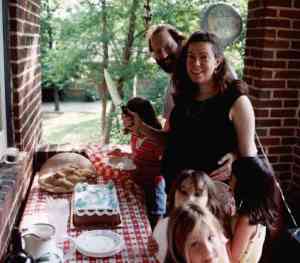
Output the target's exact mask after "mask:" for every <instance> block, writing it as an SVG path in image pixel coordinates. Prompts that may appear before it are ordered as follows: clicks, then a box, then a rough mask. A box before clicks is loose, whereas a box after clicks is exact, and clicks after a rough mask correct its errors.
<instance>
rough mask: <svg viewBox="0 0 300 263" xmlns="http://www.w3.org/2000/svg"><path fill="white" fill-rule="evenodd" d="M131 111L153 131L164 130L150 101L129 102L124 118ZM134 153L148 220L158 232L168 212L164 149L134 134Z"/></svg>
mask: <svg viewBox="0 0 300 263" xmlns="http://www.w3.org/2000/svg"><path fill="white" fill-rule="evenodd" d="M127 109H129V110H130V111H131V112H136V113H137V114H138V115H139V117H140V118H141V119H142V120H143V121H144V122H145V123H147V124H148V125H150V126H151V127H153V128H156V129H161V128H162V126H161V124H160V122H159V120H158V119H157V117H156V114H155V111H154V108H153V106H152V105H151V103H150V102H149V101H148V100H146V99H144V98H142V97H134V98H132V99H130V100H129V101H128V102H127V105H126V106H125V108H124V110H125V112H123V114H125V115H126V114H129V113H128V112H127V111H126V110H127ZM124 110H123V111H124ZM131 149H132V156H133V161H134V163H135V165H136V167H137V172H136V174H135V178H134V179H135V182H136V183H137V184H138V185H140V186H141V188H142V189H143V190H144V193H145V201H146V207H147V210H148V217H149V220H150V223H151V226H152V228H154V226H155V224H156V223H157V220H158V219H159V218H161V217H163V215H164V214H165V210H166V194H165V183H164V178H163V177H162V176H160V162H161V161H160V159H161V155H162V151H163V148H162V147H161V146H160V145H158V144H157V143H156V142H155V141H153V140H151V139H150V138H147V137H145V136H143V135H141V134H136V133H131Z"/></svg>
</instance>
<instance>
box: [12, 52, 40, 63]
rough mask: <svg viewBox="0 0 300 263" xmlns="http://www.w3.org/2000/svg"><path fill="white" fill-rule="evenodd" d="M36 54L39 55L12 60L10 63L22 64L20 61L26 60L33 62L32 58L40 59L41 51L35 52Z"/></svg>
mask: <svg viewBox="0 0 300 263" xmlns="http://www.w3.org/2000/svg"><path fill="white" fill-rule="evenodd" d="M37 51H38V50H37ZM35 54H38V55H37V56H27V57H25V58H23V59H19V60H10V63H15V64H20V63H23V62H26V61H28V62H32V61H31V60H34V59H36V60H37V61H38V59H39V57H41V53H35ZM30 64H31V63H30Z"/></svg>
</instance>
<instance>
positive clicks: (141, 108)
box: [127, 97, 162, 129]
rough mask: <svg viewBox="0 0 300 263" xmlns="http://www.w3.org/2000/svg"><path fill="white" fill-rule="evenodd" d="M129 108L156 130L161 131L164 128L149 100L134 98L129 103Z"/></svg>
mask: <svg viewBox="0 0 300 263" xmlns="http://www.w3.org/2000/svg"><path fill="white" fill-rule="evenodd" d="M127 108H128V109H129V110H130V111H133V112H136V113H137V114H138V115H139V117H140V118H141V119H142V120H143V122H145V123H146V124H148V125H149V126H151V127H153V128H155V129H161V128H162V126H161V124H160V122H159V120H158V119H157V117H156V114H155V111H154V108H153V106H152V104H151V103H150V101H149V100H146V99H144V98H142V97H134V98H132V99H130V100H129V101H128V102H127Z"/></svg>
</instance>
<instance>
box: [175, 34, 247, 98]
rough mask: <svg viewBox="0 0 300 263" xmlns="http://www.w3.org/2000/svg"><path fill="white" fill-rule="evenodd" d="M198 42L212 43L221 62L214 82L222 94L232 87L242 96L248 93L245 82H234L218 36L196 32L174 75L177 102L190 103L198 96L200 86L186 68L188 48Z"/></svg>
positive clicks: (183, 52) (185, 46)
mask: <svg viewBox="0 0 300 263" xmlns="http://www.w3.org/2000/svg"><path fill="white" fill-rule="evenodd" d="M196 42H205V43H210V44H211V45H212V50H213V52H214V55H215V57H216V58H218V59H220V61H221V62H220V65H219V67H218V68H217V70H216V72H215V74H214V81H215V82H216V84H217V85H218V86H219V87H220V92H221V93H222V92H224V91H225V90H226V89H227V88H228V87H229V86H230V87H234V88H236V89H238V90H239V91H240V92H241V93H242V94H245V93H247V84H246V83H245V82H243V81H238V82H237V81H235V80H234V76H233V74H232V72H231V70H230V68H229V66H228V63H227V60H226V59H225V57H224V53H223V48H222V47H221V46H220V44H219V43H220V41H219V39H218V38H217V36H216V35H214V34H212V33H207V32H202V31H196V32H194V33H193V34H192V35H191V36H190V38H189V39H188V40H187V42H186V43H185V45H184V46H183V48H182V51H181V53H180V56H179V60H178V63H177V66H176V69H175V73H174V75H173V80H174V82H175V93H174V100H175V102H177V101H178V100H180V101H182V100H183V101H190V100H192V99H193V98H194V97H195V96H196V95H197V92H198V86H197V85H196V84H195V83H193V82H192V80H191V79H190V77H189V75H188V73H187V66H186V65H187V63H186V61H187V53H188V48H189V46H190V44H191V43H196Z"/></svg>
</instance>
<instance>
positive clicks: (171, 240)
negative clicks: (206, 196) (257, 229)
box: [165, 203, 230, 263]
mask: <svg viewBox="0 0 300 263" xmlns="http://www.w3.org/2000/svg"><path fill="white" fill-rule="evenodd" d="M226 242H227V240H226V238H225V237H224V234H223V229H222V226H221V225H220V223H219V221H218V220H217V218H216V217H215V216H214V215H213V214H212V213H211V212H210V211H209V209H208V208H207V207H203V206H202V205H199V204H195V203H187V204H185V205H183V206H180V207H178V208H176V209H175V210H174V211H173V212H172V213H171V216H170V220H169V224H168V255H167V258H166V260H165V263H171V262H172V263H207V262H210V263H229V262H230V260H229V256H228V252H227V249H226Z"/></svg>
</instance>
